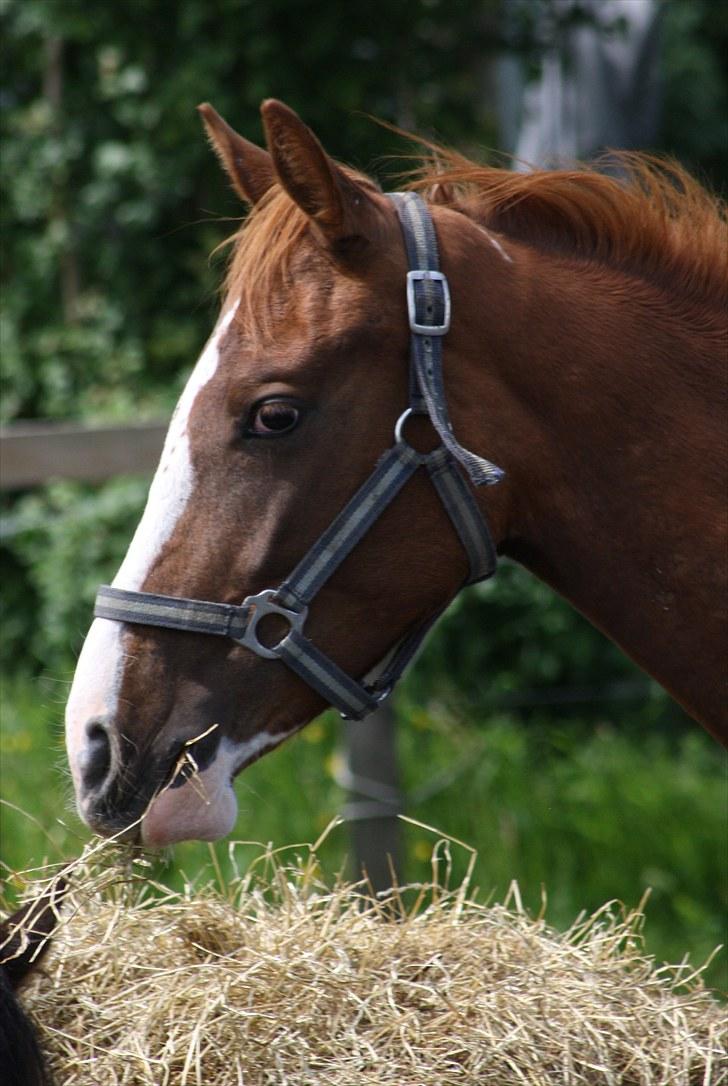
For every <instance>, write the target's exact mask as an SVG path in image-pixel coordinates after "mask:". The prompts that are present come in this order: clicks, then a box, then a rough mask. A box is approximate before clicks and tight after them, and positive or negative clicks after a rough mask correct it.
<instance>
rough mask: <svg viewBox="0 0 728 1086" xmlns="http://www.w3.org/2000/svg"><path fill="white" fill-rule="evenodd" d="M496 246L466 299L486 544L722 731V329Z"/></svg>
mask: <svg viewBox="0 0 728 1086" xmlns="http://www.w3.org/2000/svg"><path fill="white" fill-rule="evenodd" d="M508 249H509V254H510V256H511V258H512V260H511V263H510V264H506V263H505V262H504V261H502V260H501V262H500V264H499V263H498V260H497V256H498V254H497V252H496V251H495V250H494V249H491V251H490V252H489V253H488V254H487V265H488V275H487V282H486V281H483V282H481V284H480V298H479V299H476V298H472V301H473V302H474V303H475V304H476V305H477V309H476V310H475V312H477V314H478V315H479V316H478V320H479V324H480V328H479V337H478V344H479V350H477V351H469V352H468V358H469V366H466V373H467V379H466V382H465V389H466V390H467V389H468V388H469V392H470V394H471V402H472V399H473V398H474V399H475V400H476V402H477V410H473V409H472V408H471V409H470V410H468V409H467V408H465V407H464V405H463V409H464V410H467V417H468V419H469V424H470V427H471V432H472V433H473V439H472V440H473V442H474V444H475V447H476V448H477V449H478V450H479V451H482V452H483V453H484V455H487V456H488V457H489V458H491V459H493V460H495V462H496V463H500V464H501V465H502V466H503V467H505V469H506V471H507V473H508V479H507V483H505V484H503V490H502V493H501V494H500V495H497V493H496V492H497V490H498V489H499V488H495V489H494V491H493V492H492V494H491V493H489V494H488V495H486V497H485V501H486V503H487V504H488V506H489V507H490V508H491V513H492V515H493V517H494V519H495V522H496V530H497V532H498V535H499V537H500V539H501V541H502V549H503V551H504V552H505V553H510V554H511V555H512V556H513V557H515V558H517V559H518V560H519V561H521V562H522V563H523V564H524V565H526V566H528V567H529V568H530V569H531V570H532V571H533V572H535V573H536V574H537V575H538V576H540V577H541V578H542V579H544V580H546V581H547V582H549V583H550V584H551V585H552V586H553V587H554V588H556V589H557V590H558V591H559V592H560V593H561V594H562V595H564V596H566V597H567V598H568V599H569V600H571V602H572V603H574V605H575V606H576V607H577V608H579V610H581V611H582V612H583V613H584V614H585V615H587V617H589V618H590V619H591V620H592V621H593V622H594V624H595V625H597V626H599V627H600V628H601V629H603V630H604V631H605V632H606V633H607V634H608V635H609V636H610V637H612V638H613V640H615V641H616V642H617V643H618V644H620V645H621V647H622V648H623V649H624V650H625V651H626V652H627V653H628V655H630V656H632V657H633V658H634V659H635V660H636V661H637V662H638V663H639V664H640V665H641V666H642V667H643V668H644V669H645V670H646V671H648V672H650V673H651V674H653V675H654V676H655V677H656V678H657V679H658V680H659V681H660V682H662V683H663V685H665V686H666V687H667V688H668V689H669V690H670V691H671V692H672V693H673V694H674V696H675V697H676V698H677V699H678V700H680V701H681V702H682V703H683V704H684V705H685V706H686V708H687V709H688V711H690V712H691V713H692V714H693V715H695V716H696V717H698V718H699V719H701V720H702V721H703V722H704V723H706V724H707V725H708V726H709V727H710V728H711V729H712V730H720V729H721V724H720V720H721V713H722V712H724V710H723V705H724V700H723V690H722V688H721V687H722V683H721V680H720V679H719V677H718V676H719V675H721V670H722V666H723V660H722V656H723V651H724V648H725V614H724V610H723V608H724V605H725V600H726V595H725V573H726V563H725V553H724V550H723V546H724V539H725V536H724V534H723V532H722V531H721V529H724V527H725V479H724V475H723V472H722V469H723V458H722V453H723V449H722V448H721V446H722V445H723V444H724V436H725V424H724V418H723V414H722V411H721V409H720V403H719V400H720V397H719V385H720V383H721V378H722V373H723V363H722V361H721V355H720V346H719V344H720V342H721V340H720V337H719V336H718V335H717V334H716V332H715V329H713V330H712V331H711V332H710V333H708V334H704V333H703V332H701V330H700V329H699V327H698V322H697V320H696V321H693V320H692V315H691V314H690V313H688V318H687V319H677V318H675V317H673V316H671V312H672V311H673V310H674V309H676V308H681V309H682V310H683V312H684V311H685V309H686V307H685V306H684V305H682V303H681V305H680V306H678V305H675V306H673V307H672V309H671V307H670V305H669V304H668V303H667V302H666V301H665V300H664V299H663V298H661V296H660V295H659V294H658V292H657V290H656V289H655V288H653V287H652V286H651V285H650V284H647V283H644V282H641V281H639V280H638V279H633V280H629V279H628V278H627V277H623V276H620V275H618V274H617V273H615V272H614V271H613V270H609V269H605V270H604V271H601V272H600V271H599V270H595V269H586V268H585V269H584V271H583V272H582V273H579V272H578V270H575V268H576V267H577V266H576V265H575V266H574V267H573V268H570V267H569V266H568V265H567V264H566V263H564V262H558V261H554V260H549V259H547V258H543V257H540V256H537V255H535V254H533V253H531V252H529V251H528V250H527V249H525V248H522V247H518V246H514V245H509V246H508ZM473 289H474V288H471V295H472V291H473ZM695 316H696V317H697V314H695ZM703 323H704V322H703ZM723 349H724V348H723ZM484 357H485V362H484ZM476 383H477V385H478V391H477V395H475V396H473V395H472V394H473V393H474V385H475V384H476ZM467 395H468V392H467V391H464V393H463V396H464V397H467ZM476 431H477V434H478V436H477V438H476V437H475V433H476Z"/></svg>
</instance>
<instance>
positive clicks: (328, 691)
mask: <svg viewBox="0 0 728 1086" xmlns="http://www.w3.org/2000/svg"><path fill="white" fill-rule="evenodd" d="M390 199H391V200H392V201H393V202H394V205H395V207H396V209H397V214H398V216H399V221H400V224H401V227H402V233H403V235H404V242H405V248H406V250H407V260H408V264H409V268H410V270H409V272H408V273H407V312H408V316H409V326H410V330H411V352H410V393H409V396H410V405H409V407H408V408H407V409H406V410H405V411H404V412H403V414H402V415H401V416H400V418H399V420H398V422H397V424H396V427H395V431H394V439H395V440H394V445H393V446H392V447H391V448H390V449H389V450H388V451H387V452H386V453H385V454H384V455H383V456H382V458H381V459H380V461H379V463H378V464H377V466H376V467H375V469H374V471H373V472H372V474H371V475H370V476H369V478H368V479H367V480H366V482H365V483H364V484H363V485H362V486H361V487H360V488H359V490H357V492H356V493H355V494H354V496H353V497H352V498H351V499H350V501H349V502H348V503H347V504H346V505H345V506H344V508H343V509H342V511H341V512H340V513H339V515H338V516H337V517H336V518H335V519H334V521H333V522H332V523H331V525H330V526H329V527H328V528H327V529H326V531H325V532H324V533H323V535H322V536H321V537H320V538H319V539H318V540H317V542H316V543H314V545H313V546H312V547H311V549H310V550H309V551H308V553H307V554H306V555H305V556H304V557H303V558H302V559H301V561H300V562H299V563H298V565H297V566H296V568H295V569H294V570H293V572H292V573H291V574H289V576H288V577H287V578H286V580H285V581H284V582H283V584H281V585H279V586H278V588H266V589H265V590H264V591H262V592H259V593H258V594H257V595H256V596H248V597H247V598H246V599H245V600H243V602H242V603H241V604H240V605H239V606H236V605H234V604H226V603H210V602H206V601H203V600H192V599H185V598H184V597H182V596H158V595H156V594H154V593H151V592H128V591H126V590H125V589H121V588H114V587H113V586H110V585H102V586H101V588H100V589H99V591H98V594H97V596H96V603H95V607H94V615H95V616H96V617H97V618H106V619H112V620H114V621H116V622H128V623H133V624H137V625H144V626H163V627H167V628H170V629H175V630H185V631H188V632H189V631H193V632H196V633H207V634H215V635H217V636H220V637H229V638H232V640H233V641H236V642H237V643H238V644H241V645H244V646H245V647H246V648H248V649H250V650H251V651H252V652H254V653H256V654H257V655H258V656H262V657H264V658H265V659H270V660H280V661H282V662H283V663H284V664H286V666H287V667H289V668H290V669H291V670H292V671H294V672H295V673H296V674H297V675H299V676H300V677H301V678H302V679H304V681H305V682H307V683H308V684H309V685H310V686H312V687H313V688H314V690H316V691H317V692H318V693H319V694H320V695H321V696H322V697H323V698H324V699H325V701H327V702H328V703H329V704H331V705H334V706H336V708H337V709H339V711H340V712H341V714H342V716H344V717H346V718H348V719H352V720H361V719H362V718H363V717H365V716H367V715H368V714H369V713H371V712H372V711H373V710H374V709H376V708H377V706H378V705H379V704H380V703H381V702H382V701H383V700H384V699H385V698H386V697H387V696H388V695H389V693H390V692H391V691H392V689H393V687H394V685H395V683H396V682H397V680H398V679H399V678H400V676H401V675H402V673H403V672H404V669H405V668H406V666H407V664H408V663H409V662H410V660H411V659H412V657H413V656H414V654H415V653H416V651H417V649H418V648H419V646H420V644H421V643H422V641H423V639H424V637H425V635H426V634H427V632H428V631H429V629H430V627H431V626H432V625H433V623H434V622H435V620H436V619H437V618H438V617H439V614H440V613H441V612H438V613H437V614H435V615H434V616H432V618H430V619H428V620H427V621H425V622H424V623H423V624H422V625H420V626H418V627H417V628H416V629H414V630H412V631H411V632H409V633H407V634H405V636H404V637H403V638H402V639H401V640H400V641H399V642H397V644H395V645H394V646H393V648H391V649H390V651H389V652H388V653H387V655H386V656H385V658H384V660H383V661H381V662H380V664H379V665H378V667H377V668H375V669H374V671H373V672H370V676H369V677H365V679H363V680H362V681H359V680H357V679H353V678H352V677H351V676H350V675H347V674H346V672H344V671H343V670H342V669H341V668H340V667H339V666H338V665H337V664H335V663H334V661H333V660H332V659H331V658H330V657H328V656H326V655H325V654H324V653H323V652H321V651H320V650H319V649H317V648H316V646H315V645H314V644H313V643H312V642H311V641H309V639H308V638H307V637H306V636H305V634H304V632H303V628H304V624H305V622H306V617H307V615H308V608H309V605H310V604H311V601H312V600H313V599H314V597H315V596H316V594H317V592H318V591H319V589H320V588H321V587H322V586H323V585H324V584H325V583H326V582H327V581H328V579H329V578H330V577H331V575H332V574H333V573H334V571H335V570H336V569H338V567H339V566H340V565H341V563H342V562H343V560H344V559H345V558H346V556H347V555H348V554H349V552H350V551H351V550H352V549H353V547H355V546H356V544H357V543H358V542H359V541H360V540H361V539H362V537H363V536H364V535H365V534H366V532H367V531H368V530H369V528H370V527H371V526H372V524H374V522H375V521H376V520H377V519H378V518H379V517H380V516H381V514H382V512H383V511H384V510H385V509H386V507H387V506H388V505H389V503H390V502H391V501H392V500H393V499H394V498H395V496H396V495H397V494H398V493H399V491H400V490H401V489H402V487H403V486H404V484H405V483H406V482H407V480H408V479H410V478H411V476H412V475H414V473H415V472H416V471H418V470H419V468H421V467H424V468H425V469H426V470H427V473H428V475H429V477H430V479H431V481H432V483H433V485H434V487H435V490H436V491H437V494H438V495H439V497H440V501H441V502H442V504H443V507H444V509H445V511H446V513H447V515H448V516H449V518H450V520H451V522H452V525H453V528H454V529H455V531H456V532H457V534H458V536H459V538H460V541H461V543H462V545H463V549H464V550H465V553H466V555H467V558H468V564H469V574H468V577H467V579H466V581H465V582H464V583H465V584H473V583H474V582H476V581H481V580H484V579H485V578H486V577H490V576H492V574H493V573H494V572H495V566H496V553H495V547H494V546H493V541H492V539H491V536H490V532H489V531H488V527H487V525H486V523H485V521H484V519H483V517H482V516H481V513H480V510H479V509H478V506H477V504H476V502H475V499H474V498H473V496H472V494H471V492H470V489H469V487H468V485H467V483H466V482H465V479H464V478H463V475H462V472H461V470H460V468H459V466H458V465H459V464H461V465H462V467H463V468H464V469H465V472H466V473H467V475H468V478H469V479H470V482H471V483H472V484H473V485H474V486H481V485H483V484H486V485H488V484H492V483H497V482H499V481H500V479H501V478H502V477H503V472H502V471H501V469H500V468H498V467H496V466H495V464H491V463H490V462H489V461H488V460H484V459H482V458H481V457H479V456H476V455H475V454H474V453H472V452H469V451H468V450H467V449H464V448H463V447H462V445H460V444H459V443H458V442H457V440H456V438H455V436H454V435H453V432H452V425H451V423H450V418H449V415H448V410H447V404H446V401H445V388H444V384H443V375H442V337H443V336H444V335H445V334H446V332H447V331H448V329H449V327H450V291H449V288H448V282H447V279H446V277H445V276H444V275H443V274H442V272H441V271H440V270H439V264H440V260H439V252H438V247H437V238H436V235H435V228H434V225H433V222H432V219H431V217H430V213H429V211H428V210H427V207H426V205H425V203H424V201H423V200H422V199H421V197H420V196H418V195H417V194H416V193H412V192H408V193H391V194H390ZM411 415H425V416H428V417H429V419H430V421H431V423H432V425H433V426H434V427H435V429H436V431H437V433H438V435H439V437H440V440H441V441H442V444H441V445H439V446H438V447H437V448H436V449H434V450H433V451H432V452H428V453H420V452H417V450H416V449H414V448H412V446H411V445H409V444H408V443H407V441H406V440H405V438H404V434H403V430H404V425H405V423H406V421H407V419H408V418H409V417H410V416H411ZM271 614H275V615H280V616H282V617H283V618H284V619H286V621H287V622H288V624H289V629H288V632H287V633H286V635H285V636H284V637H283V638H282V640H281V641H279V642H278V644H277V645H270V646H268V645H264V644H262V643H261V642H260V641H259V640H258V636H257V632H256V631H257V627H258V623H259V622H260V620H261V619H262V618H264V617H265V615H271ZM373 676H375V677H373Z"/></svg>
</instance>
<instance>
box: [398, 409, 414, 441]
mask: <svg viewBox="0 0 728 1086" xmlns="http://www.w3.org/2000/svg"><path fill="white" fill-rule="evenodd" d="M413 414H414V412H413V410H412V408H411V407H407V408H405V410H404V411H403V412H402V414H401V415H400V416H399V418H398V419H397V422H396V423H395V426H394V440H395V441H396V442H397V444H398V445H407V444H408V442H406V441H405V439H404V437H403V435H402V431H403V430H404V424H405V423H406V421H407V419H408V418H409V417H410V415H413Z"/></svg>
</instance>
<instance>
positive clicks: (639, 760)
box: [0, 679, 728, 991]
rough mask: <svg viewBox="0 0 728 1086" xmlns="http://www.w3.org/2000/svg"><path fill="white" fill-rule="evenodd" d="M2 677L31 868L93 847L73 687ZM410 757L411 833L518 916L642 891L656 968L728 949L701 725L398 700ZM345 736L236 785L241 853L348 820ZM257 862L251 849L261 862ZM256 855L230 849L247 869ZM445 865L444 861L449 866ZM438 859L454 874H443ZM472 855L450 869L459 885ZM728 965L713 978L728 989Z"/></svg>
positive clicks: (343, 845)
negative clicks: (619, 723) (619, 722)
mask: <svg viewBox="0 0 728 1086" xmlns="http://www.w3.org/2000/svg"><path fill="white" fill-rule="evenodd" d="M54 687H55V684H54V683H51V682H50V681H49V680H47V679H40V680H33V681H30V680H20V679H14V680H12V681H10V680H8V681H6V683H5V684H4V690H3V705H2V746H1V747H0V767H1V770H2V777H1V782H0V784H1V788H0V795H1V796H2V799H3V800H4V805H3V806H2V807H0V818H1V824H0V828H1V835H0V860H2V863H3V864H4V865H5V869H6V870H8V869H9V870H10V871H19V870H23V869H27V868H29V867H32V866H40V865H43V864H44V863H46V862H49V861H50V862H56V861H58V860H60V859H63V858H70V857H73V856H76V855H77V854H78V853H79V852H80V850H81V847H82V845H83V843H84V842H85V841H86V840H87V838H88V831H87V830H86V829H85V828H84V827H83V826H82V825H81V823H80V822H79V820H78V818H77V817H76V815H75V813H74V811H73V804H72V799H71V789H70V781H69V779H68V775H67V771H66V769H65V754H64V751H63V740H62V731H61V720H62V700H63V697H64V694H65V687H64V686H63V685H60V686H58V687H57V689H54ZM399 716H400V720H399V722H398V724H399V726H398V744H399V748H400V758H401V765H402V773H403V778H404V779H403V786H404V789H405V791H406V793H407V797H408V799H407V811H408V814H409V815H411V816H412V817H413V818H414V819H417V820H419V821H421V822H423V823H427V824H429V825H431V826H436V827H439V828H441V829H442V830H443V832H444V833H447V834H449V835H452V836H453V837H456V838H459V839H460V840H463V841H465V842H467V843H468V844H469V845H471V846H473V848H475V849H476V850H477V852H478V859H477V863H476V865H475V871H474V880H475V882H476V883H477V884H478V885H479V886H480V888H481V897H482V898H483V899H485V898H488V897H490V898H492V899H493V900H500V899H502V898H503V897H504V895H505V894H506V893H507V890H508V886H509V885H510V883H511V881H512V880H513V879H517V880H518V882H519V884H520V886H521V892H522V895H523V899H524V904H525V906H526V907H527V908H529V909H530V910H532V911H533V912H534V913H538V912H539V910H540V909H541V906H542V900H543V898H544V896H545V897H546V901H547V907H546V916H547V919H548V921H549V922H550V923H552V924H553V925H555V926H556V927H557V928H566V927H567V926H568V925H569V924H570V923H572V922H573V920H574V918H575V916H576V915H577V914H578V913H579V912H580V911H581V910H582V909H585V910H587V911H590V912H591V911H594V910H595V909H597V908H599V907H600V906H601V905H602V904H603V903H604V902H605V901H607V900H610V899H613V898H618V899H620V900H621V901H623V902H625V904H626V905H627V906H628V907H634V906H636V905H637V904H638V903H639V902H640V900H641V899H642V897H643V894H644V893H645V891H647V890H650V891H651V896H650V899H649V902H648V904H647V909H646V918H647V920H646V940H647V943H646V946H647V950H648V952H649V953H651V954H654V955H655V956H656V958H658V959H659V960H667V961H678V960H680V959H681V958H682V957H683V956H684V955H685V954H686V953H689V954H690V957H691V960H692V961H693V962H694V963H695V964H700V963H701V962H702V961H703V960H704V959H705V958H707V957H708V955H709V954H710V953H711V952H712V951H713V949H714V948H715V947H716V946H717V945H718V944H719V943H724V942H726V941H728V939H727V933H726V930H725V928H726V922H725V917H726V915H728V837H727V835H726V813H727V809H728V803H727V800H728V793H727V789H726V769H727V766H728V762H727V760H726V755H725V753H724V752H722V751H721V750H720V749H719V748H718V747H717V745H716V744H715V743H714V742H713V741H712V740H711V739H710V738H709V737H708V736H707V735H704V734H703V733H702V732H701V731H700V730H699V729H697V727H696V728H695V729H694V730H693V731H690V732H688V733H686V734H685V735H682V736H678V737H674V736H673V737H665V736H661V735H659V734H655V733H650V732H648V733H646V734H640V735H635V736H631V735H629V734H627V733H626V732H624V731H618V730H617V729H615V728H614V727H612V726H610V725H609V724H604V725H602V726H601V727H599V728H597V729H596V730H593V729H586V728H585V727H582V726H579V725H578V724H573V723H571V724H569V725H568V727H567V726H563V727H553V726H551V727H549V728H546V727H543V726H540V725H534V726H533V727H529V728H528V729H526V728H525V727H524V726H523V725H521V724H519V723H517V722H515V721H514V720H512V719H509V718H508V717H503V716H502V717H498V718H490V719H489V720H487V721H482V722H480V721H475V722H473V723H467V724H466V723H465V722H463V721H462V720H458V717H457V714H456V713H454V712H453V711H451V710H446V709H444V708H436V709H433V710H429V711H425V710H423V709H422V708H417V707H416V706H415V705H413V704H408V703H407V702H406V701H402V702H400V707H399ZM342 758H343V755H342V752H341V750H340V747H339V730H338V722H337V720H336V718H335V717H334V716H333V714H329V715H327V716H324V717H322V718H320V719H319V720H318V721H316V722H314V723H313V724H311V725H310V726H309V727H308V728H307V729H306V730H305V731H304V732H303V733H301V735H299V736H297V737H295V738H294V739H293V740H291V741H290V742H288V743H287V744H285V745H284V747H282V748H281V749H280V750H279V751H277V752H276V753H275V754H272V755H271V756H270V757H266V758H263V759H262V760H261V761H260V762H258V763H256V764H255V765H253V766H251V767H250V769H248V770H247V771H246V772H245V773H244V774H243V775H242V776H241V778H239V780H238V784H237V791H238V797H239V802H240V812H239V817H238V821H237V824H236V827H235V830H234V832H233V834H232V839H236V840H243V841H251V840H252V841H255V842H260V843H263V844H266V843H268V842H271V843H273V844H274V845H288V844H290V843H292V842H296V841H298V842H312V841H315V840H316V839H317V838H318V837H319V835H320V834H321V832H322V830H323V829H324V827H325V826H326V825H327V824H328V823H329V822H330V821H331V819H332V818H333V817H335V816H336V814H337V813H338V811H339V810H340V808H341V806H342V804H343V800H344V794H343V792H342V790H341V789H340V787H339V786H338V784H337V783H336V780H337V775H338V770H339V769H340V768H341V764H342ZM403 831H404V837H405V846H406V855H407V859H406V863H405V870H404V872H403V877H404V878H405V879H406V880H407V881H412V880H416V879H426V878H428V877H429V875H430V863H431V854H432V835H431V834H430V833H428V832H425V831H424V830H421V829H419V828H417V827H416V826H414V825H409V824H408V825H406V826H405V827H403ZM346 849H347V841H346V834H345V832H344V831H343V830H342V831H339V832H338V833H337V834H334V835H331V836H330V838H329V839H327V841H326V842H325V844H324V846H323V847H322V849H321V852H320V858H321V862H322V865H323V867H324V869H325V870H327V871H329V872H331V873H334V872H336V871H339V870H341V869H343V868H344V867H345V866H346ZM258 851H259V849H258V848H257V846H253V845H251V846H250V847H249V855H250V856H251V857H252V856H253V855H255V854H256V853H257V852H258ZM245 855H246V852H245V848H242V849H241V848H240V847H238V848H237V850H236V857H237V861H236V862H237V863H245ZM441 855H444V853H443V852H441ZM443 862H444V863H446V862H448V861H446V860H444V861H443ZM467 862H468V854H467V852H466V851H464V850H463V851H462V852H459V851H456V852H455V853H454V855H453V856H452V866H453V878H455V879H458V878H460V877H462V875H463V874H464V871H465V867H466V865H467ZM215 867H218V868H219V869H220V875H221V877H222V878H229V877H230V875H231V874H234V872H233V871H232V869H231V863H230V860H229V857H228V845H227V843H226V842H220V843H219V844H218V845H216V846H215V847H214V848H211V847H209V846H207V845H204V844H199V843H186V844H184V845H180V846H177V848H176V849H175V850H174V852H173V853H172V852H170V853H168V854H167V855H166V856H164V857H161V858H160V860H159V861H158V863H157V865H156V868H155V870H154V875H155V877H157V878H159V879H161V880H162V881H164V882H165V883H167V884H168V885H171V886H173V887H174V888H175V889H181V887H182V886H183V885H184V882H185V878H187V879H189V880H190V881H191V882H192V883H193V884H194V883H198V882H203V881H205V880H206V879H207V878H209V876H210V872H211V870H212V871H214V869H215ZM726 960H727V956H726V954H725V952H723V953H722V954H720V955H718V956H717V958H716V959H715V960H714V962H713V963H712V964H711V966H710V969H709V971H708V974H707V976H706V982H707V983H708V984H710V985H712V986H714V987H716V988H718V989H720V990H723V991H725V990H726V989H728V971H727V969H726Z"/></svg>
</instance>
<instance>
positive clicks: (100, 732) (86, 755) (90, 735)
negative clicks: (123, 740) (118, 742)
mask: <svg viewBox="0 0 728 1086" xmlns="http://www.w3.org/2000/svg"><path fill="white" fill-rule="evenodd" d="M80 762H81V777H82V780H83V785H84V788H85V789H86V790H87V791H88V792H94V791H97V790H98V789H99V788H100V787H101V785H102V784H103V783H104V781H105V780H106V778H107V777H108V775H109V770H110V769H111V742H110V741H109V736H108V733H107V730H106V727H105V725H104V724H103V723H102V722H101V721H99V720H93V721H91V723H90V724H89V725H88V726H87V728H86V745H85V747H84V750H83V753H82V754H81V759H80Z"/></svg>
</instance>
